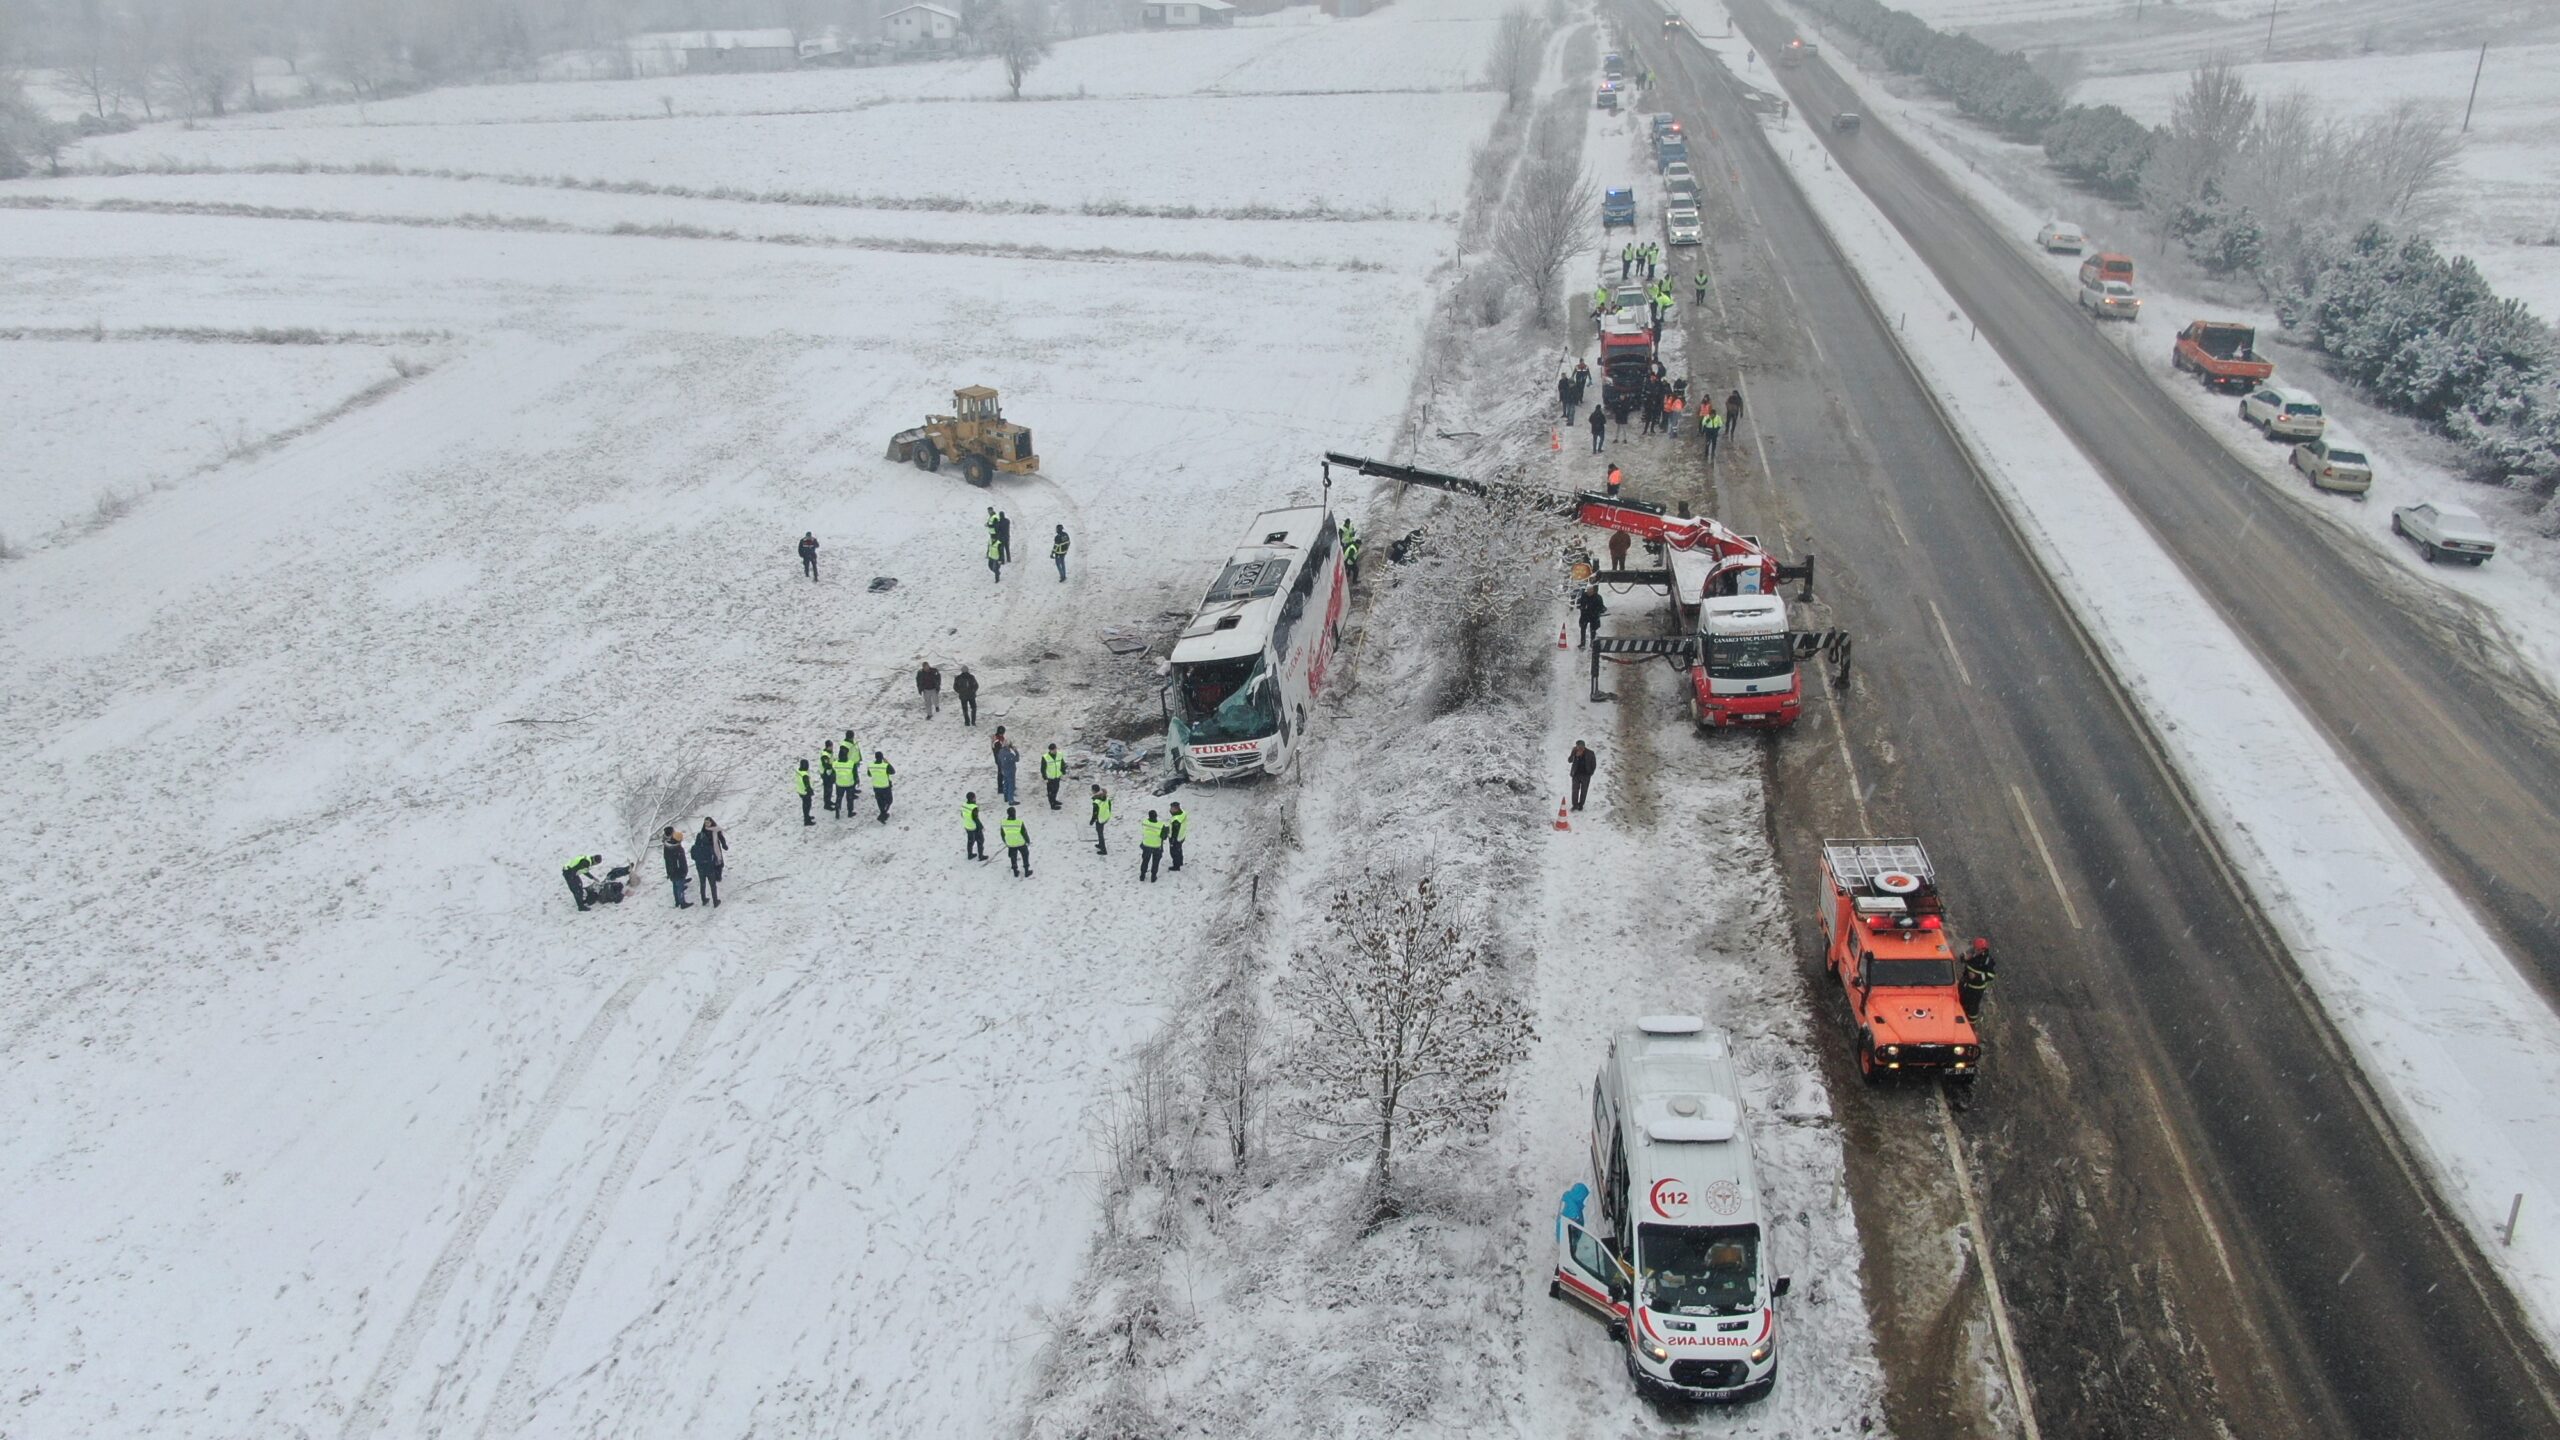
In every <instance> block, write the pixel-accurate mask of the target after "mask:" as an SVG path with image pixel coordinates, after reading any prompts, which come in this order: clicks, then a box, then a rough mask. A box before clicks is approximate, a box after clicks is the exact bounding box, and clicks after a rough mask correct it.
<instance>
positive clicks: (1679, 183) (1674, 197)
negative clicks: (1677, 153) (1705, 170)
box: [1662, 175, 1698, 209]
mask: <svg viewBox="0 0 2560 1440" xmlns="http://www.w3.org/2000/svg"><path fill="white" fill-rule="evenodd" d="M1662 188H1663V189H1664V190H1665V191H1667V192H1668V193H1669V194H1670V196H1671V204H1672V208H1674V209H1677V208H1679V207H1680V206H1683V205H1686V206H1688V207H1690V208H1691V209H1695V208H1697V204H1698V177H1697V176H1695V175H1683V176H1681V177H1680V178H1679V179H1677V180H1666V181H1664V182H1663V185H1662Z"/></svg>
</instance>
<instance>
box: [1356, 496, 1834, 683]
mask: <svg viewBox="0 0 2560 1440" xmlns="http://www.w3.org/2000/svg"><path fill="white" fill-rule="evenodd" d="M1324 458H1325V463H1326V465H1327V467H1328V469H1330V467H1331V466H1334V465H1344V466H1349V467H1350V468H1352V469H1353V470H1356V471H1358V472H1359V473H1361V474H1363V475H1373V476H1376V477H1378V478H1380V479H1385V480H1401V481H1405V482H1407V483H1409V484H1414V485H1424V486H1428V487H1430V488H1432V489H1435V490H1446V491H1449V492H1451V493H1453V494H1459V495H1468V496H1473V497H1476V498H1478V499H1482V498H1484V497H1486V496H1488V495H1492V494H1495V493H1496V492H1497V491H1499V492H1501V493H1504V494H1506V495H1508V496H1510V497H1512V498H1517V499H1521V500H1524V501H1527V502H1529V503H1530V504H1532V505H1534V506H1536V507H1537V508H1540V509H1553V510H1557V511H1561V512H1562V513H1564V514H1568V515H1571V516H1572V517H1573V518H1574V519H1576V520H1578V521H1580V522H1581V523H1583V524H1585V525H1589V526H1593V527H1595V528H1597V529H1602V530H1614V531H1619V532H1622V533H1624V534H1628V535H1632V536H1634V537H1636V538H1637V539H1640V540H1643V541H1646V542H1647V543H1648V544H1658V545H1659V546H1660V547H1661V548H1662V550H1663V552H1664V559H1665V568H1663V569H1661V570H1626V571H1608V570H1602V571H1597V572H1595V573H1594V575H1593V577H1592V578H1593V580H1594V581H1596V582H1605V583H1611V584H1628V585H1661V586H1663V587H1665V588H1667V589H1668V590H1669V591H1670V592H1671V603H1672V610H1673V613H1674V615H1675V616H1676V617H1677V618H1678V621H1679V625H1680V629H1681V632H1682V633H1680V634H1677V635H1670V636H1627V635H1612V636H1608V637H1605V638H1602V639H1599V640H1595V641H1593V642H1592V645H1591V654H1592V660H1591V666H1592V672H1593V675H1594V688H1595V690H1596V688H1597V676H1598V672H1599V668H1600V657H1601V656H1603V655H1660V656H1664V657H1666V658H1670V659H1672V660H1673V661H1674V663H1685V665H1686V668H1687V679H1688V703H1689V718H1690V719H1691V720H1692V721H1693V722H1695V723H1696V724H1697V725H1698V727H1699V728H1701V729H1709V730H1714V729H1725V728H1728V727H1736V728H1739V727H1756V728H1763V729H1770V728H1776V727H1780V726H1786V725H1792V724H1794V723H1795V721H1796V717H1797V716H1798V715H1799V714H1801V713H1802V712H1803V709H1804V680H1803V676H1802V675H1801V674H1800V673H1799V671H1798V668H1797V661H1799V660H1802V659H1809V658H1811V657H1813V656H1815V655H1817V654H1819V655H1824V656H1827V657H1829V658H1830V659H1831V660H1832V661H1833V662H1834V664H1835V665H1837V667H1838V672H1837V675H1836V677H1835V679H1834V681H1833V683H1834V684H1846V683H1847V682H1848V676H1849V654H1850V647H1849V637H1848V636H1847V634H1846V633H1845V632H1842V631H1839V630H1796V629H1794V628H1792V626H1791V625H1790V623H1789V618H1788V613H1787V605H1786V602H1785V600H1783V599H1781V598H1780V597H1779V595H1778V586H1779V585H1780V584H1782V583H1784V582H1786V581H1789V580H1795V581H1801V582H1803V588H1802V589H1801V590H1800V591H1799V592H1798V598H1800V599H1810V598H1811V597H1812V594H1813V557H1812V556H1810V555H1808V556H1806V557H1805V558H1804V561H1803V563H1801V564H1795V565H1788V564H1784V563H1781V562H1780V561H1779V560H1778V558H1777V557H1776V556H1774V555H1771V554H1770V553H1769V552H1768V551H1767V550H1764V549H1762V548H1761V546H1760V542H1759V541H1758V540H1757V539H1755V538H1753V537H1752V536H1749V535H1739V534H1736V533H1734V532H1733V531H1732V530H1730V529H1727V528H1726V527H1725V526H1723V525H1721V524H1718V523H1717V522H1715V521H1714V520H1710V519H1707V518H1705V517H1704V516H1689V515H1671V514H1666V513H1665V512H1664V511H1663V509H1662V507H1661V506H1659V505H1648V504H1645V503H1644V502H1642V501H1638V500H1628V499H1625V498H1623V497H1621V498H1618V499H1614V500H1613V499H1611V498H1609V497H1608V496H1606V495H1597V494H1592V493H1589V492H1584V493H1580V494H1576V495H1572V496H1565V495H1560V494H1557V493H1555V492H1551V491H1544V490H1536V489H1531V488H1527V487H1517V486H1494V485H1487V484H1485V483H1484V482H1483V481H1480V480H1469V479H1466V478H1464V477H1462V476H1456V475H1441V474H1436V473H1434V472H1432V471H1429V470H1418V469H1415V468H1413V467H1411V466H1406V465H1395V464H1390V463H1388V462H1386V461H1383V460H1367V459H1362V458H1361V457H1359V456H1356V455H1343V454H1339V453H1336V452H1333V451H1327V452H1326V453H1325V457H1324Z"/></svg>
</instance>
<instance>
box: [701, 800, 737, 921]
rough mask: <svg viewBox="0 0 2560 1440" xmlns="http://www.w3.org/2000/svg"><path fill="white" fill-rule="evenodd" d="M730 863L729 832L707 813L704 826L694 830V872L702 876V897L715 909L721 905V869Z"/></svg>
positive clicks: (703, 818)
mask: <svg viewBox="0 0 2560 1440" xmlns="http://www.w3.org/2000/svg"><path fill="white" fill-rule="evenodd" d="M728 863H729V832H727V831H726V830H723V829H721V828H720V822H719V821H717V820H714V819H712V818H711V817H710V816H708V815H705V816H703V817H702V828H701V829H699V830H696V831H694V832H693V873H694V874H696V875H699V876H701V877H702V898H703V901H704V903H706V904H708V905H710V906H711V907H712V908H713V909H715V910H716V909H718V908H719V907H720V871H721V869H722V867H724V866H726V865H727V864H728Z"/></svg>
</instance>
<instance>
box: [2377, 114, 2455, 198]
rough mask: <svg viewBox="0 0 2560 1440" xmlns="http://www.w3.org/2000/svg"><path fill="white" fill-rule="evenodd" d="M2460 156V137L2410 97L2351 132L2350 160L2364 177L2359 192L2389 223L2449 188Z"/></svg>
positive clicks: (2435, 115)
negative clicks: (2368, 197) (2377, 205)
mask: <svg viewBox="0 0 2560 1440" xmlns="http://www.w3.org/2000/svg"><path fill="white" fill-rule="evenodd" d="M2461 158H2462V136H2461V134H2460V133H2459V132H2457V131H2456V130H2455V129H2454V128H2453V124H2452V122H2451V121H2450V120H2448V119H2447V118H2446V117H2445V116H2444V115H2443V114H2442V113H2441V112H2439V111H2437V110H2435V109H2433V108H2431V107H2429V106H2428V105H2426V104H2425V103H2424V102H2422V101H2419V100H2416V99H2404V100H2402V101H2400V103H2398V104H2396V105H2394V106H2392V107H2391V108H2390V109H2389V110H2387V111H2384V112H2383V113H2382V114H2380V115H2376V116H2374V117H2373V118H2372V119H2369V120H2367V121H2365V122H2364V123H2363V124H2362V125H2360V126H2358V127H2357V129H2356V138H2355V159H2356V162H2357V165H2358V167H2359V168H2360V169H2362V170H2363V171H2364V172H2365V174H2366V176H2367V177H2369V178H2368V181H2367V185H2366V186H2365V187H2363V188H2365V189H2366V190H2367V191H2368V193H2369V194H2370V195H2371V196H2372V198H2373V199H2375V200H2376V201H2378V202H2380V203H2381V205H2382V207H2383V208H2382V213H2383V214H2384V215H2386V216H2388V217H2390V218H2391V219H2394V220H2407V219H2409V218H2410V217H2411V216H2412V215H2415V214H2417V213H2419V212H2420V211H2422V210H2423V209H2425V208H2426V207H2427V205H2428V204H2429V202H2431V201H2433V200H2435V199H2437V198H2438V197H2440V196H2441V195H2442V194H2443V193H2444V192H2445V190H2446V189H2448V188H2449V187H2451V186H2452V184H2453V183H2454V181H2455V179H2456V178H2457V174H2456V171H2455V169H2454V164H2455V162H2456V161H2458V160H2460V159H2461Z"/></svg>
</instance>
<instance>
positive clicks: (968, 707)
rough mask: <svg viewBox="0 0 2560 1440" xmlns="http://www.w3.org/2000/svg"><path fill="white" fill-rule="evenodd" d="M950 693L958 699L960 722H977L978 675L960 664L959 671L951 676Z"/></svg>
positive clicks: (967, 723) (964, 723)
mask: <svg viewBox="0 0 2560 1440" xmlns="http://www.w3.org/2000/svg"><path fill="white" fill-rule="evenodd" d="M951 693H952V695H953V696H954V697H956V698H957V699H958V700H959V701H960V723H961V724H963V725H975V724H977V723H978V677H977V676H975V675H972V674H970V673H969V667H968V666H966V665H963V666H961V667H960V673H959V674H957V675H954V676H952V677H951Z"/></svg>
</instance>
